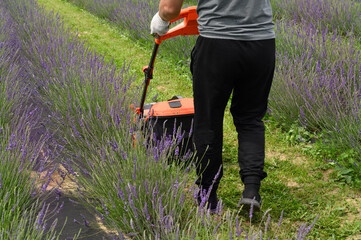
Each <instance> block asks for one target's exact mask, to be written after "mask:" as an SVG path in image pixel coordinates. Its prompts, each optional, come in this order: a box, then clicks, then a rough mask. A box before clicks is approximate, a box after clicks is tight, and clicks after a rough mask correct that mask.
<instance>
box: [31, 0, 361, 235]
mask: <svg viewBox="0 0 361 240" xmlns="http://www.w3.org/2000/svg"><path fill="white" fill-rule="evenodd" d="M38 2H39V3H40V4H43V5H44V6H45V8H46V9H48V10H49V11H50V10H54V11H55V12H58V13H59V14H60V16H61V17H62V18H63V19H64V20H65V25H66V26H67V27H70V28H72V29H74V34H77V35H78V36H79V38H80V39H82V40H86V41H87V42H88V43H89V46H90V48H91V49H94V50H96V51H97V52H98V53H100V54H102V55H104V56H105V58H106V60H107V61H111V60H113V61H114V62H115V63H116V65H117V66H118V68H122V67H123V65H124V63H125V64H126V65H128V64H130V66H129V69H130V71H131V72H132V73H134V75H135V77H136V84H137V85H138V86H140V85H141V83H142V81H143V80H144V75H143V73H142V67H143V66H145V65H147V64H148V62H149V59H150V55H151V51H152V49H146V48H144V47H142V46H140V45H139V44H138V43H137V42H134V41H132V40H129V39H128V38H127V37H125V36H124V35H122V34H121V31H120V30H118V29H115V28H114V27H112V26H111V25H110V24H108V23H107V22H106V21H105V20H102V19H99V18H97V17H95V16H93V15H91V14H90V13H88V12H87V11H85V10H82V9H79V8H78V7H76V6H73V5H71V4H69V3H68V2H66V1H64V0H38ZM191 84H192V83H191V79H190V78H189V76H188V75H186V74H183V73H182V72H181V71H180V70H177V67H176V66H175V65H174V64H172V63H171V61H167V57H166V56H158V58H157V60H156V63H155V70H154V80H152V82H151V88H152V90H151V92H150V93H149V94H148V96H149V98H148V101H150V97H152V96H154V95H155V94H158V100H166V99H167V98H170V97H172V96H173V95H182V96H184V97H192V85H191ZM275 126H276V124H275V123H274V122H272V120H271V121H270V122H267V123H266V129H267V131H266V143H267V145H266V169H265V170H266V171H267V172H268V177H267V178H266V179H265V180H264V181H263V185H262V188H261V195H262V198H263V206H262V208H263V211H266V210H267V209H272V210H271V213H272V214H271V215H272V216H273V219H272V220H271V225H277V224H278V218H279V217H280V215H281V211H282V210H283V211H284V215H283V224H282V225H281V226H282V227H281V229H280V231H279V233H280V235H281V237H280V238H279V239H283V238H282V235H283V236H286V235H287V236H289V235H290V233H291V232H295V229H297V228H298V227H299V226H300V225H301V224H302V223H304V222H305V221H307V222H309V223H311V222H312V221H313V219H314V218H315V217H316V215H317V214H319V219H318V221H317V223H316V226H315V228H314V230H313V231H312V233H311V235H310V238H311V239H361V235H360V232H361V207H360V206H361V191H360V189H355V188H353V187H351V186H350V185H348V184H346V183H345V181H343V178H342V176H341V175H340V173H339V172H338V171H335V170H334V166H333V165H332V164H330V163H327V162H326V161H325V160H324V158H323V156H322V154H321V155H320V157H318V158H317V159H315V158H313V157H310V154H307V153H306V151H305V149H306V148H309V147H310V145H307V144H297V145H291V144H289V142H288V141H287V140H286V133H284V132H282V131H281V130H280V129H279V128H277V127H275ZM224 131H225V133H224V162H225V163H224V165H225V169H224V170H225V172H224V177H223V179H222V182H221V185H220V189H219V196H220V198H222V200H223V201H224V202H225V204H226V207H227V208H230V209H236V205H237V203H238V200H239V199H240V195H241V192H242V189H243V185H242V183H241V181H240V178H239V174H238V171H239V169H238V164H237V142H236V139H237V138H236V132H235V128H234V126H233V123H232V119H231V115H230V113H229V111H228V110H227V112H226V114H225V123H224ZM258 222H259V221H258ZM254 224H258V223H257V221H256V222H255V223H254Z"/></svg>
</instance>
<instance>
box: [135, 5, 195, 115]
mask: <svg viewBox="0 0 361 240" xmlns="http://www.w3.org/2000/svg"><path fill="white" fill-rule="evenodd" d="M196 8H197V7H196V6H192V7H188V8H185V9H182V10H181V12H180V14H179V16H178V17H177V18H176V19H173V20H172V21H170V23H173V22H175V21H178V20H180V19H183V18H184V20H183V22H181V23H179V24H178V25H176V26H175V27H173V28H171V29H170V30H169V31H168V32H167V33H166V34H165V35H163V36H159V35H157V37H156V38H155V44H154V47H153V52H152V57H151V59H150V62H149V64H148V66H145V67H143V72H144V75H145V81H144V89H143V94H142V97H141V100H140V106H139V108H137V109H136V113H137V114H139V115H140V117H142V116H143V113H144V103H145V98H146V95H147V90H148V86H149V82H150V80H151V79H153V69H154V61H155V58H156V56H157V52H158V48H159V45H160V44H161V43H162V41H163V40H166V39H168V38H172V37H175V36H179V35H182V36H186V35H198V34H199V32H198V22H197V18H198V15H197V11H196Z"/></svg>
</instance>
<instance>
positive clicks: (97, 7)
mask: <svg viewBox="0 0 361 240" xmlns="http://www.w3.org/2000/svg"><path fill="white" fill-rule="evenodd" d="M69 2H72V3H74V4H76V5H78V6H80V7H82V8H84V9H87V10H89V11H91V12H93V13H94V14H96V15H98V16H99V17H101V18H105V19H107V20H108V21H109V22H111V24H112V25H113V26H116V27H117V28H118V29H119V30H120V31H121V32H122V33H123V34H125V35H127V36H128V37H131V38H132V39H133V40H136V41H138V42H139V43H141V44H143V45H149V46H151V44H152V38H151V37H150V36H149V33H148V32H149V22H150V19H151V17H152V16H153V15H154V13H155V12H156V11H157V2H158V1H153V0H151V1H143V0H139V1H135V0H124V1H114V0H99V1H95V0H94V1H92V0H91V1H90V0H88V1H82V0H70V1H69ZM186 2H187V4H188V5H194V4H195V2H193V1H186ZM320 2H323V3H324V4H325V5H324V6H323V5H322V6H321V5H320V4H321V3H320ZM302 3H303V4H302V5H299V4H297V1H294V2H292V1H291V2H285V1H283V0H278V1H275V3H274V11H275V16H276V18H275V21H276V26H277V69H276V74H275V84H274V87H273V90H272V93H271V98H270V115H271V116H272V117H273V118H275V119H276V120H277V121H278V123H279V124H280V125H281V126H283V127H284V129H286V131H287V130H290V129H293V128H294V126H297V129H302V131H301V130H299V132H298V133H297V134H298V135H299V136H300V139H301V140H302V141H309V140H311V139H307V137H306V136H309V135H312V141H322V143H323V144H325V145H327V146H330V147H335V146H336V148H337V149H338V150H339V151H340V152H342V151H344V150H349V149H352V151H353V152H352V153H353V155H352V157H353V158H352V159H351V160H350V159H345V161H344V162H339V164H341V165H342V166H343V167H345V168H347V169H351V170H352V171H354V172H357V174H359V173H360V168H359V167H358V165H359V160H358V159H359V157H360V156H361V148H360V144H359V142H360V132H361V125H360V124H359V113H358V108H359V107H360V104H361V102H360V94H361V89H360V84H359V83H360V74H361V65H360V64H361V62H360V61H359V60H360V59H359V52H358V48H359V46H358V41H359V33H358V30H357V29H358V23H359V22H358V21H357V17H358V12H357V11H355V9H358V4H357V3H353V2H350V1H346V2H344V3H343V4H341V3H339V2H338V1H331V0H330V1H311V0H308V1H302ZM317 4H318V5H317ZM305 6H308V8H310V7H309V6H317V8H313V9H319V11H316V10H315V11H314V12H310V11H306V10H304V9H305V8H306V7H305ZM350 6H351V7H350ZM306 9H307V8H306ZM325 9H327V10H328V11H327V14H328V15H326V16H324V17H323V18H321V17H320V16H319V15H320V12H322V13H323V12H325V13H326V10H325ZM336 12H338V13H339V14H338V15H336V14H335V13H336ZM296 13H297V14H296ZM317 14H318V15H317ZM336 16H338V17H336ZM320 19H324V21H320ZM330 19H332V21H330ZM316 23H317V24H316ZM346 23H347V24H346ZM194 40H195V37H187V38H174V39H171V40H169V41H166V42H165V43H164V46H163V45H162V53H163V54H168V55H169V56H170V60H169V61H174V63H176V64H177V65H178V66H180V67H182V66H186V64H187V63H188V62H189V53H190V51H191V48H192V45H193V43H194ZM175 50H176V51H175ZM130 58H131V56H130ZM129 68H130V65H129V64H126V63H125V64H124V65H123V66H118V65H115V64H113V63H109V62H107V61H105V60H104V56H101V55H99V54H98V53H97V52H96V51H95V50H93V49H91V48H90V47H89V46H88V44H87V43H86V42H83V41H81V40H80V39H79V38H78V36H77V35H76V34H74V33H73V30H72V29H68V28H66V27H64V24H63V21H62V19H61V18H60V16H59V15H57V14H54V13H49V12H47V11H46V10H45V9H43V8H42V7H41V6H40V5H38V3H37V2H36V1H34V0H4V1H2V2H1V3H0V99H1V101H0V124H1V126H0V136H1V140H0V141H1V142H0V146H1V151H0V154H1V158H0V161H1V165H0V215H1V225H0V239H61V238H60V234H61V232H60V231H57V230H55V229H58V228H56V226H59V224H60V225H63V224H73V223H74V222H73V223H72V222H71V221H73V219H69V222H68V223H62V222H57V220H54V219H56V217H57V214H59V213H61V211H62V203H61V202H59V203H58V205H57V207H55V208H50V207H49V206H50V205H49V204H48V203H49V202H57V201H58V199H53V198H52V197H53V196H54V193H55V196H60V195H62V194H65V193H62V192H61V184H62V183H61V182H58V183H56V184H53V185H52V186H50V185H51V183H54V181H53V180H52V178H51V177H52V176H54V174H55V173H59V174H61V175H62V174H66V175H67V176H68V178H70V179H72V180H73V182H72V183H74V184H76V187H75V188H74V192H76V196H77V199H78V200H79V201H80V202H81V203H82V204H83V205H85V206H86V207H87V208H88V209H89V211H91V212H92V213H93V214H94V215H96V216H98V217H99V219H101V221H102V222H103V224H104V225H105V226H106V227H107V230H108V232H109V233H111V235H112V238H113V239H306V238H307V237H311V238H312V236H317V233H315V234H314V235H312V234H313V228H314V226H315V224H316V222H317V220H318V216H317V215H316V217H312V219H310V218H308V221H305V220H304V219H298V221H297V222H295V223H291V224H290V223H286V224H289V225H292V227H291V228H289V227H286V228H289V229H287V230H285V231H282V230H281V229H283V230H284V228H282V224H283V211H282V214H281V215H280V216H277V217H275V216H272V220H271V215H272V211H271V210H267V211H265V212H263V213H262V215H261V216H258V218H259V219H258V220H256V216H255V213H253V212H252V210H251V212H249V213H247V214H246V216H242V215H240V214H239V210H235V209H230V208H225V206H224V204H223V203H222V202H221V203H220V204H219V206H218V209H217V214H215V215H211V214H210V213H209V211H207V209H206V208H204V201H203V203H202V204H201V206H199V207H198V206H197V205H196V204H195V198H194V196H195V194H196V193H197V191H198V189H197V187H196V186H195V185H194V183H193V182H194V178H195V173H194V169H193V168H194V166H193V165H187V164H185V163H187V162H188V161H189V160H191V159H192V154H186V155H178V149H177V143H179V142H180V141H181V140H182V137H184V136H182V134H183V133H182V131H181V129H174V133H173V137H171V138H169V137H165V138H162V139H161V140H160V141H157V142H156V143H155V144H149V139H150V138H152V137H153V134H152V130H151V129H147V130H146V131H140V130H141V129H144V128H145V126H143V122H141V121H137V120H136V116H135V113H134V111H133V110H132V108H130V107H129V106H130V105H136V104H137V103H138V99H139V95H140V88H139V87H137V86H136V85H135V84H134V81H135V80H136V79H135V76H134V74H132V73H131V72H130V71H129ZM305 132H307V133H308V134H309V135H307V134H306V135H305ZM172 160H176V161H177V162H180V163H181V164H172V163H170V162H171V161H172ZM64 169H65V170H66V173H64V172H63V170H64ZM64 180H65V177H64V178H63V181H64ZM54 185H55V186H54ZM205 198H206V196H205ZM205 198H204V199H203V200H205ZM302 216H303V217H305V214H302ZM300 218H301V217H300ZM305 218H306V217H305ZM254 222H256V223H254ZM84 224H85V225H86V220H84ZM289 225H287V226H289ZM319 228H322V226H320V227H319ZM77 237H78V236H77V235H76V236H74V237H73V239H76V238H77Z"/></svg>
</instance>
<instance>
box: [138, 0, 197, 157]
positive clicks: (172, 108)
mask: <svg viewBox="0 0 361 240" xmlns="http://www.w3.org/2000/svg"><path fill="white" fill-rule="evenodd" d="M197 17H198V16H197V13H196V7H189V8H186V9H183V10H182V11H181V13H180V15H179V17H178V18H177V19H174V20H172V21H171V23H172V22H175V21H177V20H180V19H184V20H183V22H182V23H180V24H178V25H176V26H175V27H173V28H171V29H170V30H169V31H168V32H167V33H166V34H165V35H163V36H157V37H156V39H155V44H154V48H153V53H152V57H151V61H150V63H149V65H148V66H146V67H144V68H143V72H144V74H145V82H144V89H143V94H142V97H141V101H140V106H139V108H137V109H136V112H137V114H139V116H140V118H141V119H144V120H145V121H146V124H147V125H148V126H151V128H152V129H153V133H154V136H153V137H154V138H155V139H156V140H161V139H162V138H163V137H175V133H176V132H178V131H180V132H181V135H182V138H183V141H182V144H180V147H181V150H180V151H181V153H183V154H186V153H187V152H189V150H192V147H193V143H192V127H193V117H194V105H193V98H182V97H181V96H174V97H173V98H171V99H170V100H168V101H163V102H156V103H148V104H145V98H146V94H147V90H148V86H149V83H150V80H151V79H152V78H153V68H154V61H155V58H156V55H157V52H158V48H159V45H160V44H161V42H162V41H163V40H165V39H168V38H171V37H175V36H179V35H183V36H185V35H198V34H199V32H198V23H197ZM178 133H179V132H178Z"/></svg>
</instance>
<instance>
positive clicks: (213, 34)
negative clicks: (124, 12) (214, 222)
mask: <svg viewBox="0 0 361 240" xmlns="http://www.w3.org/2000/svg"><path fill="white" fill-rule="evenodd" d="M182 4H183V0H160V4H159V12H158V13H157V14H156V15H155V16H154V17H153V19H152V22H151V33H157V34H159V35H164V34H165V33H166V32H167V31H168V25H169V21H170V20H172V19H174V18H176V17H177V16H178V15H179V13H180V10H181V8H182ZM197 13H198V24H199V27H198V28H199V33H200V36H199V37H198V39H197V42H196V44H195V46H194V48H193V51H192V54H191V61H192V62H191V72H192V74H193V94H194V108H195V117H194V143H195V146H196V150H197V156H198V159H200V161H199V166H198V167H197V175H198V179H197V184H198V185H199V186H200V187H201V189H203V190H205V191H209V198H208V207H209V208H210V209H211V210H215V208H216V207H217V203H218V199H217V188H218V185H219V182H220V179H221V177H222V175H223V168H222V144H223V117H224V110H225V107H226V105H227V102H228V101H229V98H230V96H231V94H232V99H231V109H230V110H231V113H232V116H233V121H234V124H235V126H236V129H237V133H238V145H239V146H238V162H239V166H240V176H241V180H242V181H243V183H244V185H245V189H244V191H243V193H242V196H241V200H240V205H244V206H246V207H247V206H248V207H249V206H251V205H253V206H254V207H255V209H257V208H258V209H259V208H260V206H261V196H260V194H259V190H260V185H261V180H262V179H264V178H265V177H266V176H267V174H266V173H265V172H264V171H263V168H264V158H265V129H264V124H263V121H262V118H263V117H264V115H265V113H266V110H267V100H268V95H269V91H270V88H271V84H272V80H273V73H274V68H275V33H274V30H273V28H274V23H273V20H272V9H271V5H270V0H198V5H197ZM201 196H202V194H201V195H200V197H199V201H200V200H201Z"/></svg>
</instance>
